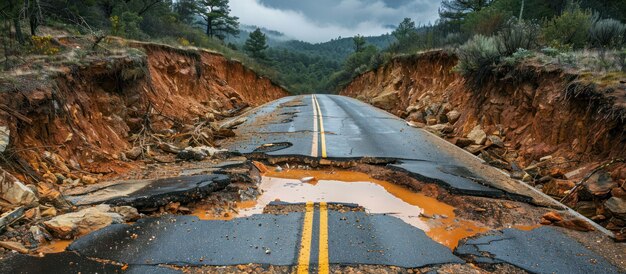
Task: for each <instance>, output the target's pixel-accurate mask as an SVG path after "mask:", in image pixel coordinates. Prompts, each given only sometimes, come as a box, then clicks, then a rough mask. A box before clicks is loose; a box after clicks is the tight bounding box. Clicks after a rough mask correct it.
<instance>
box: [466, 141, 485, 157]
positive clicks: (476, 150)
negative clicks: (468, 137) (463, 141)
mask: <svg viewBox="0 0 626 274" xmlns="http://www.w3.org/2000/svg"><path fill="white" fill-rule="evenodd" d="M472 142H474V141H472ZM483 149H484V147H483V146H481V145H469V146H467V147H465V150H467V151H469V153H471V154H474V155H476V154H478V153H480V151H481V150H483Z"/></svg>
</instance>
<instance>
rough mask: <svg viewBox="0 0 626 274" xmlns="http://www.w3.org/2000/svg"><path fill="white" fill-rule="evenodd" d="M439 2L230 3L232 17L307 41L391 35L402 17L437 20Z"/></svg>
mask: <svg viewBox="0 0 626 274" xmlns="http://www.w3.org/2000/svg"><path fill="white" fill-rule="evenodd" d="M440 3H441V1H440V0H232V1H230V7H231V10H232V15H235V16H238V17H239V21H240V23H241V24H245V25H256V26H261V27H265V28H268V29H272V30H277V31H280V32H283V33H285V34H286V35H287V36H290V37H292V38H295V39H298V40H304V41H308V42H325V41H328V40H330V39H332V38H337V37H339V36H341V37H350V36H354V35H356V34H361V35H364V36H372V35H380V34H384V33H388V32H391V31H392V30H393V28H394V27H393V26H396V25H398V24H399V23H400V22H401V21H402V19H404V18H405V17H410V18H413V20H414V21H415V22H416V23H417V24H420V23H421V24H427V23H429V22H433V23H434V21H435V20H437V18H438V13H437V10H438V8H439V5H440Z"/></svg>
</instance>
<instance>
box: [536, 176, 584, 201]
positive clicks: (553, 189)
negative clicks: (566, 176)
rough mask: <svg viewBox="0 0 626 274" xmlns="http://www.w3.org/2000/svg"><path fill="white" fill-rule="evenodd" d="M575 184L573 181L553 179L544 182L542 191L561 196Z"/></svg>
mask: <svg viewBox="0 0 626 274" xmlns="http://www.w3.org/2000/svg"><path fill="white" fill-rule="evenodd" d="M575 185H576V183H575V182H573V181H569V180H558V179H554V180H552V181H550V182H548V183H546V184H545V185H544V187H543V189H542V191H543V193H545V194H548V195H550V196H555V197H559V198H563V197H565V195H567V194H568V193H569V192H570V190H571V189H572V188H574V186H575Z"/></svg>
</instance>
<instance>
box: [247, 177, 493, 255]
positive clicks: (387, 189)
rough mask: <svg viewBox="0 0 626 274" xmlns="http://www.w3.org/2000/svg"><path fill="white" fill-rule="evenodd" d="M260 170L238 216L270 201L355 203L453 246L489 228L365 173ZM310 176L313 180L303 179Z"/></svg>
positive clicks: (406, 189) (262, 206)
mask: <svg viewBox="0 0 626 274" xmlns="http://www.w3.org/2000/svg"><path fill="white" fill-rule="evenodd" d="M261 170H263V171H265V172H264V174H263V179H262V181H261V184H260V187H259V188H260V189H261V193H262V194H261V196H259V197H258V199H257V201H256V204H255V205H253V206H249V205H250V204H248V206H249V207H242V208H240V210H239V214H238V217H245V216H250V215H253V214H260V213H262V212H263V208H264V207H265V206H267V205H268V204H269V203H270V202H272V201H282V202H289V203H302V202H307V201H312V202H340V203H355V204H358V205H360V206H362V207H364V208H365V209H366V211H367V212H368V213H372V214H388V215H391V216H395V217H397V218H399V219H401V220H403V221H404V222H406V223H407V224H410V225H412V226H414V227H417V228H419V229H421V230H423V231H424V232H426V234H427V235H428V236H429V237H431V238H432V239H433V240H435V241H437V242H439V243H441V244H443V245H445V246H447V247H448V248H450V249H454V248H455V247H456V246H457V244H458V242H459V240H461V239H463V238H467V237H470V236H473V235H475V234H478V233H481V232H485V231H487V230H489V228H487V227H484V226H482V225H480V224H478V223H476V222H473V221H469V220H464V219H461V218H458V217H457V216H456V214H455V213H454V207H452V206H450V205H448V204H445V203H443V202H440V201H438V200H437V199H435V198H432V197H428V196H426V195H424V194H421V193H417V192H414V191H412V190H410V189H408V188H406V187H403V186H400V185H396V184H393V183H390V182H387V181H382V180H377V179H374V178H371V177H370V176H369V175H367V174H365V173H361V172H353V171H344V170H299V169H289V170H283V171H280V172H278V171H276V170H275V168H274V167H267V168H261ZM306 177H313V178H314V179H313V180H311V181H308V182H302V180H301V179H302V178H306Z"/></svg>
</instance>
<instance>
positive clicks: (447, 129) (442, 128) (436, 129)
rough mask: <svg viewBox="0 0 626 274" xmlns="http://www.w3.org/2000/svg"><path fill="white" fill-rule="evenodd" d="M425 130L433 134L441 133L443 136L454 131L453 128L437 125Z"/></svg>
mask: <svg viewBox="0 0 626 274" xmlns="http://www.w3.org/2000/svg"><path fill="white" fill-rule="evenodd" d="M426 129H427V130H431V131H434V132H439V133H443V134H448V133H452V132H453V131H454V128H453V127H452V126H451V125H449V124H438V125H432V126H427V127H426Z"/></svg>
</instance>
